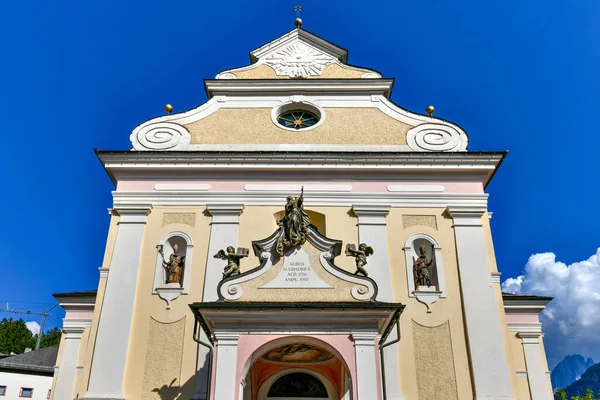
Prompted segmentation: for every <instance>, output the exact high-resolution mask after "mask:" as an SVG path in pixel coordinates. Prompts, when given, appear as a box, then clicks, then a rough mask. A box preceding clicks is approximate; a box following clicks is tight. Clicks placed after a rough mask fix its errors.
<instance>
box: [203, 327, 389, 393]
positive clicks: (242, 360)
mask: <svg viewBox="0 0 600 400" xmlns="http://www.w3.org/2000/svg"><path fill="white" fill-rule="evenodd" d="M286 337H289V338H302V337H307V338H312V339H317V340H320V341H321V342H323V343H325V344H328V345H329V346H331V347H333V348H334V349H335V350H337V352H338V353H339V354H340V356H341V357H342V359H343V361H344V362H345V363H346V366H347V367H348V370H349V372H350V376H351V378H352V392H353V393H352V398H354V399H356V398H357V396H358V394H357V391H356V382H357V381H356V379H357V376H356V355H355V352H354V342H353V341H352V339H351V338H350V335H241V336H240V339H239V342H238V354H237V365H236V383H235V384H236V388H235V391H236V397H235V398H236V399H237V398H239V395H240V394H239V389H240V382H241V380H242V378H243V377H242V372H243V370H244V366H246V363H248V362H249V361H250V358H251V357H252V355H253V354H254V352H256V350H258V349H259V348H260V347H261V346H263V345H265V344H267V343H269V342H272V341H274V340H276V339H280V338H286ZM217 347H218V346H217ZM213 369H215V368H213ZM380 396H381V394H380ZM380 398H381V397H380Z"/></svg>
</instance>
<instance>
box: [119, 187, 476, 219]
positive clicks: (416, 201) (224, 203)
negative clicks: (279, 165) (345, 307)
mask: <svg viewBox="0 0 600 400" xmlns="http://www.w3.org/2000/svg"><path fill="white" fill-rule="evenodd" d="M288 194H289V192H287V191H269V192H266V191H265V192H204V193H162V192H134V191H127V192H113V202H114V204H115V206H120V205H127V204H129V203H137V202H139V201H142V200H143V201H148V202H150V203H152V204H154V205H155V206H159V205H161V206H184V205H185V206H201V205H206V206H207V207H208V208H207V212H208V213H210V214H212V215H214V216H220V215H222V216H223V217H225V216H227V215H229V214H235V213H236V212H237V213H238V215H239V213H241V211H242V210H243V208H244V205H247V206H250V205H275V206H278V205H281V204H280V203H281V200H280V199H281V198H282V197H283V198H285V197H286V196H287V195H288ZM487 199H488V195H487V194H446V193H440V194H419V195H417V194H409V193H401V194H396V193H357V192H311V195H310V198H308V199H306V201H305V205H306V206H309V207H316V206H357V207H358V206H360V205H366V206H367V205H368V206H370V205H374V204H376V205H381V206H383V207H390V206H391V207H419V208H426V207H442V208H443V207H447V206H448V205H453V206H459V205H465V206H473V207H483V208H485V207H486V206H487ZM232 203H239V204H235V206H236V208H235V209H232V208H231V207H233V205H232ZM218 222H219V221H218V220H217V221H215V219H214V218H213V223H218Z"/></svg>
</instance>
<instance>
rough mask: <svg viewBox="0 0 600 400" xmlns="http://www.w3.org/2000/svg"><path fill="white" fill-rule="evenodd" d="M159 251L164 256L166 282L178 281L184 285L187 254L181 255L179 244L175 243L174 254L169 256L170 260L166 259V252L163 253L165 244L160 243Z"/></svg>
mask: <svg viewBox="0 0 600 400" xmlns="http://www.w3.org/2000/svg"><path fill="white" fill-rule="evenodd" d="M156 247H158V252H159V253H160V255H161V256H162V265H163V268H164V269H165V272H166V274H165V275H166V277H165V283H178V284H179V285H180V286H183V267H184V263H185V256H183V257H182V256H180V255H179V245H177V244H175V245H173V254H171V255H170V256H169V261H166V260H165V254H164V253H163V245H162V244H159V245H158V246H156Z"/></svg>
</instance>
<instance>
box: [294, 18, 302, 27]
mask: <svg viewBox="0 0 600 400" xmlns="http://www.w3.org/2000/svg"><path fill="white" fill-rule="evenodd" d="M294 25H296V28H300V27H301V26H302V19H301V18H296V20H295V21H294Z"/></svg>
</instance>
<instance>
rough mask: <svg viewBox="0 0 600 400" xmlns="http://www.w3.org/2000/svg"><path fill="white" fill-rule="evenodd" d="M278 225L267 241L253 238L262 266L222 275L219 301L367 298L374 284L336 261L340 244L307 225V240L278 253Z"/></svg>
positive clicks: (373, 294) (372, 295)
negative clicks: (223, 277) (231, 274)
mask: <svg viewBox="0 0 600 400" xmlns="http://www.w3.org/2000/svg"><path fill="white" fill-rule="evenodd" d="M281 229H282V228H280V229H278V230H277V231H276V232H275V233H273V235H271V236H269V237H268V238H266V239H263V240H258V241H254V242H252V247H253V249H254V253H255V254H256V255H257V256H258V257H259V259H260V260H261V264H260V265H259V266H258V267H256V268H254V269H252V270H250V271H247V272H245V273H243V274H241V275H237V276H232V277H229V278H226V279H224V280H223V281H221V283H220V284H219V285H218V287H217V291H218V295H219V299H220V300H221V301H240V302H253V301H258V302H261V301H262V302H264V301H272V302H289V301H304V302H348V301H371V300H374V299H375V297H376V295H377V284H376V283H375V282H374V281H373V280H372V279H371V278H368V277H363V276H359V275H354V274H351V273H349V272H347V271H345V270H343V269H341V268H339V267H337V266H336V265H335V262H334V261H335V257H337V256H339V255H340V253H341V249H342V242H341V241H339V240H333V239H329V238H326V237H325V236H323V235H321V234H320V233H319V232H318V231H317V229H316V228H315V227H314V226H312V225H310V226H309V227H308V229H307V233H306V242H305V243H304V244H302V245H297V246H291V247H290V248H288V249H286V251H285V253H284V254H283V256H280V255H279V254H278V252H277V249H276V247H277V241H278V239H279V237H280V236H281V234H282V230H281Z"/></svg>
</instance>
